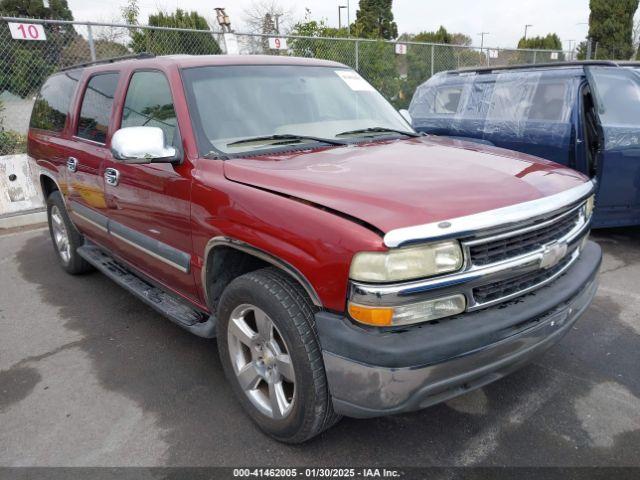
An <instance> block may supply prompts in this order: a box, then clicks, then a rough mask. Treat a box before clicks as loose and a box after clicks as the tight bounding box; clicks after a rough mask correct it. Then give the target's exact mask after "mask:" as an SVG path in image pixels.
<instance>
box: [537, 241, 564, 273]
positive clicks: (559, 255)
mask: <svg viewBox="0 0 640 480" xmlns="http://www.w3.org/2000/svg"><path fill="white" fill-rule="evenodd" d="M566 254H567V244H566V243H564V242H562V243H553V244H551V245H547V246H546V247H545V248H544V251H543V252H542V259H541V260H540V268H551V267H553V266H555V265H557V264H558V262H559V261H560V260H562V259H563V258H564V256H565V255H566Z"/></svg>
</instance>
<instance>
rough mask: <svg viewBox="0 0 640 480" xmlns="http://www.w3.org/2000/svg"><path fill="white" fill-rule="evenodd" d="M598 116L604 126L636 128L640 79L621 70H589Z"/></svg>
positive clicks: (629, 72)
mask: <svg viewBox="0 0 640 480" xmlns="http://www.w3.org/2000/svg"><path fill="white" fill-rule="evenodd" d="M589 70H590V72H591V75H592V78H593V79H594V80H595V88H594V90H595V94H596V102H597V104H598V114H599V116H600V121H601V122H602V125H604V126H633V127H637V126H638V119H639V118H640V77H638V76H637V75H635V74H634V73H633V72H631V71H629V70H626V69H622V68H610V67H608V68H605V67H601V68H600V67H599V68H590V69H589Z"/></svg>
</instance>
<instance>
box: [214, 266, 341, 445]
mask: <svg viewBox="0 0 640 480" xmlns="http://www.w3.org/2000/svg"><path fill="white" fill-rule="evenodd" d="M218 313H219V315H218V324H217V329H218V332H217V333H218V335H217V338H218V349H219V352H220V358H221V361H222V365H223V367H224V370H225V374H226V376H227V378H228V379H229V381H230V382H231V385H232V387H233V389H234V391H235V393H236V395H237V396H238V398H239V400H240V403H241V404H242V406H243V407H244V408H245V410H247V412H248V413H249V415H250V416H251V418H252V419H253V420H254V421H255V422H256V423H257V424H258V426H259V427H260V428H261V429H262V430H263V431H265V432H266V433H267V434H269V435H271V436H272V437H274V438H276V439H277V440H280V441H283V442H287V443H300V442H304V441H305V440H308V439H309V438H311V437H313V436H315V435H317V434H319V433H320V432H322V431H323V430H324V429H326V428H328V427H330V426H331V425H333V424H334V423H336V421H337V420H339V417H338V416H337V415H336V414H335V413H334V412H333V408H332V404H331V398H330V395H329V390H328V387H327V379H326V375H325V371H324V364H323V361H322V352H321V349H320V345H319V343H318V339H317V332H316V330H315V323H314V316H313V313H314V311H313V306H312V305H311V302H310V301H309V300H308V298H307V297H306V295H305V293H304V292H302V291H301V290H300V288H299V287H298V285H297V284H296V283H295V282H294V281H293V280H291V279H290V278H289V277H288V276H287V275H286V274H284V273H283V272H281V271H280V270H278V269H275V268H265V269H262V270H258V271H256V272H251V273H248V274H246V275H243V276H241V277H239V278H237V279H235V280H234V281H233V282H231V284H230V285H229V286H228V287H227V288H226V290H225V291H224V294H223V295H222V298H221V300H220V305H219V309H218Z"/></svg>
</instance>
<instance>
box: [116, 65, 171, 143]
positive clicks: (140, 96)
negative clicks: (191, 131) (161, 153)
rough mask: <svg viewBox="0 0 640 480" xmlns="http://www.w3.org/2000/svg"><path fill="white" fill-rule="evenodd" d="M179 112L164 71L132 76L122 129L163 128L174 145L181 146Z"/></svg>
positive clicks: (165, 135)
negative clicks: (177, 116) (179, 143)
mask: <svg viewBox="0 0 640 480" xmlns="http://www.w3.org/2000/svg"><path fill="white" fill-rule="evenodd" d="M176 124H177V122H176V112H175V110H174V108H173V101H172V99H171V90H170V88H169V82H168V81H167V79H166V78H165V76H164V74H162V73H160V72H136V73H134V74H133V77H131V83H130V84H129V90H128V91H127V98H126V100H125V102H124V110H123V112H122V124H121V125H120V127H121V128H125V127H140V126H148V127H159V128H161V129H162V131H163V132H164V138H165V140H166V142H167V143H168V144H170V145H175V144H176V143H177V139H176Z"/></svg>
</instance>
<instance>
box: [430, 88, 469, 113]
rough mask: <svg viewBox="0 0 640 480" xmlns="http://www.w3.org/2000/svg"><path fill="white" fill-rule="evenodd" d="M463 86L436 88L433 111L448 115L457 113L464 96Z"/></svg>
mask: <svg viewBox="0 0 640 480" xmlns="http://www.w3.org/2000/svg"><path fill="white" fill-rule="evenodd" d="M462 88H463V87H462V86H459V87H441V88H439V89H438V90H436V97H435V101H434V103H433V113H438V114H446V115H451V114H454V113H457V111H458V105H460V98H461V97H462Z"/></svg>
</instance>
